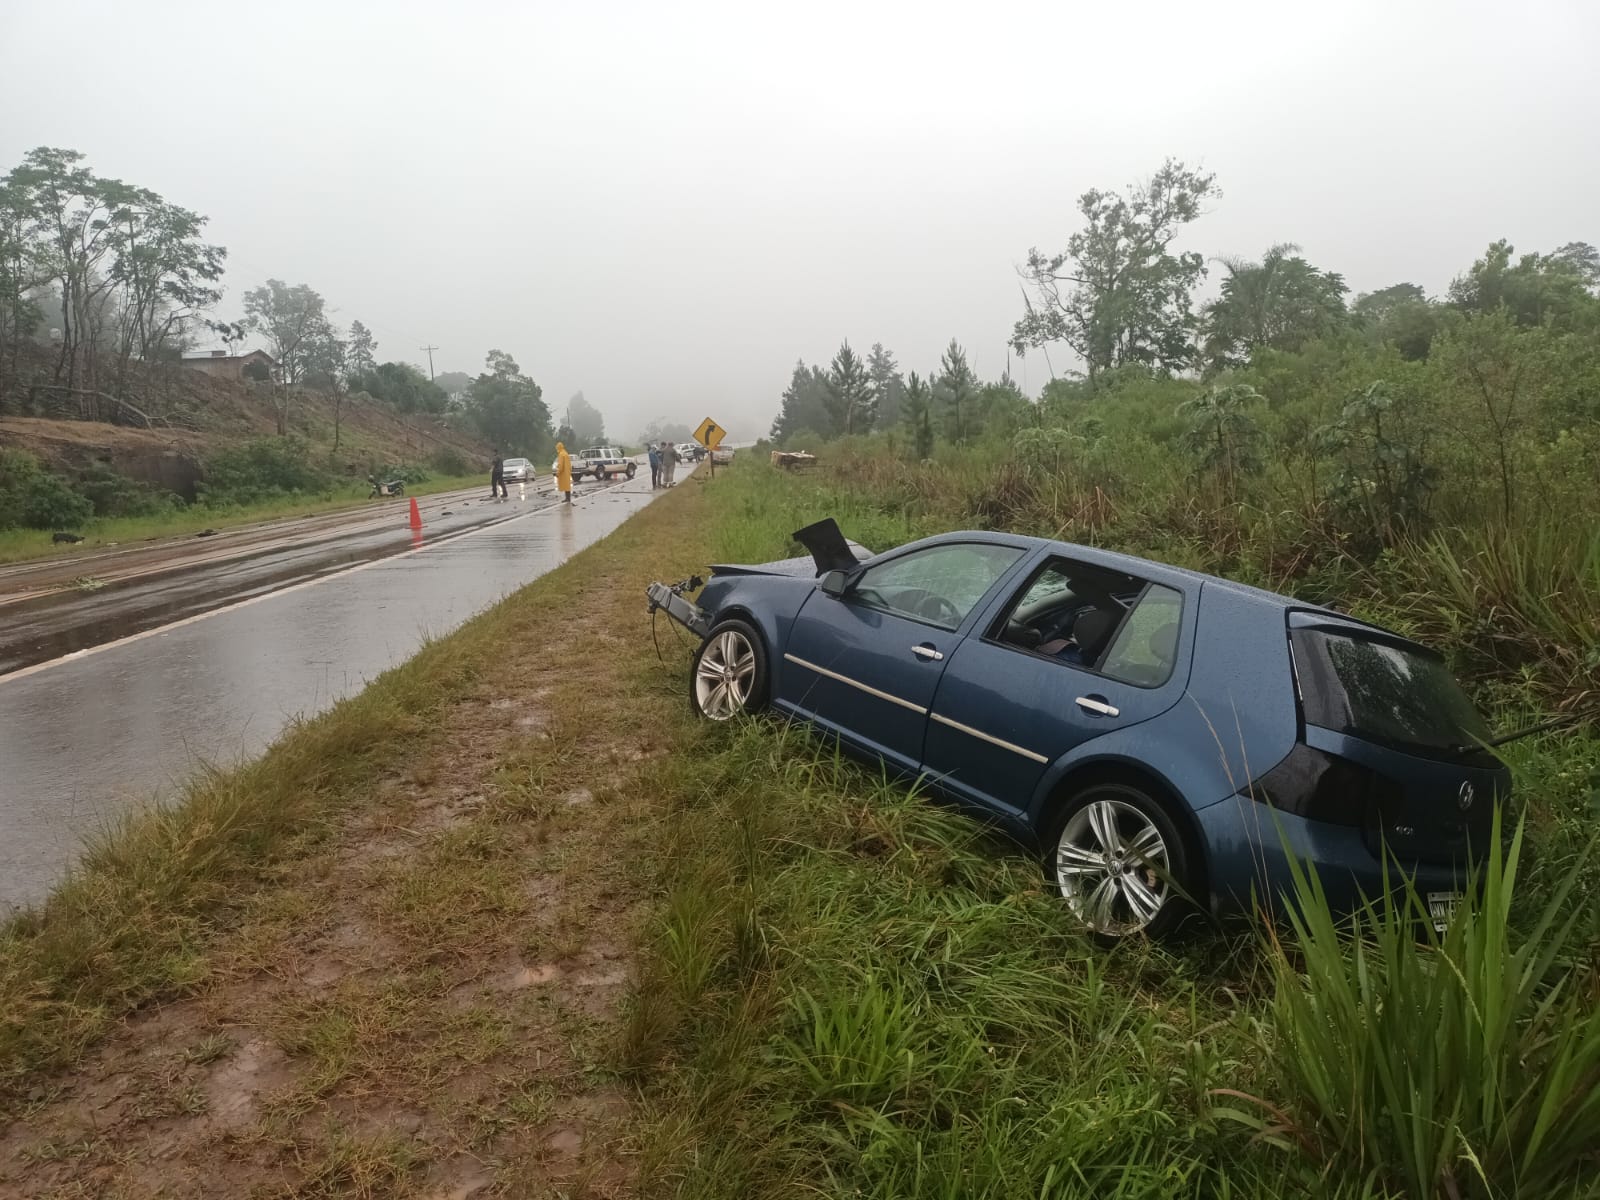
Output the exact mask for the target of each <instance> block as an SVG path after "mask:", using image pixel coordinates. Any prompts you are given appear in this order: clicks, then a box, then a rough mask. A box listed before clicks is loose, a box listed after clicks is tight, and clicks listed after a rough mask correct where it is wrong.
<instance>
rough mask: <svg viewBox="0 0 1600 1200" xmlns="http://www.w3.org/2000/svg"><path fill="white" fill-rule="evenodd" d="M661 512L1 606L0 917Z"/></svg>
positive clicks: (434, 535)
mask: <svg viewBox="0 0 1600 1200" xmlns="http://www.w3.org/2000/svg"><path fill="white" fill-rule="evenodd" d="M681 478H682V476H681V475H680V480H681ZM656 494H657V493H653V492H652V491H651V488H650V481H649V479H648V478H647V477H644V478H635V479H634V480H632V481H629V482H627V483H622V484H615V485H599V484H589V485H587V486H585V485H580V486H579V489H578V492H577V494H576V496H575V500H576V502H575V503H574V504H573V505H572V506H571V507H570V508H568V507H566V506H563V505H559V504H554V503H551V502H550V498H549V497H534V496H532V495H530V497H529V499H528V501H527V502H525V503H523V504H519V503H518V501H517V500H516V498H515V497H516V490H515V488H513V490H512V496H513V499H512V500H511V501H510V502H507V503H502V504H499V505H493V506H491V505H488V504H485V503H483V502H482V501H480V500H476V499H475V500H474V501H473V503H472V504H471V506H470V507H467V508H462V507H461V506H460V505H459V504H453V505H450V504H440V505H437V506H435V507H434V511H433V513H432V514H431V515H430V514H429V513H428V510H427V507H426V506H425V508H424V519H425V522H426V523H425V527H424V529H423V531H422V533H421V535H420V537H419V538H418V539H416V540H415V542H413V538H412V535H411V531H410V530H409V529H407V528H405V527H404V525H403V524H402V525H401V526H400V528H399V530H398V532H396V531H395V530H393V529H381V530H370V529H369V530H365V531H359V530H358V531H356V532H354V533H350V534H341V535H339V536H335V537H332V538H327V539H323V540H320V541H318V542H316V543H315V544H314V545H310V546H298V547H280V548H279V549H278V550H276V551H274V552H273V553H271V554H269V555H265V556H259V557H258V556H251V557H247V558H245V559H243V560H237V561H232V562H228V563H222V564H217V565H215V566H213V567H210V568H206V569H200V570H195V571H184V572H179V573H177V574H175V575H173V576H171V577H166V576H161V577H158V578H155V579H153V580H147V581H143V582H141V583H139V584H138V585H137V586H130V587H127V588H120V587H119V588H117V589H115V590H109V589H108V591H107V592H106V593H94V594H89V595H76V594H65V595H61V596H58V597H53V598H51V599H52V600H53V601H54V603H45V602H42V601H26V602H21V603H19V604H14V605H7V606H0V672H8V671H9V672H10V673H9V674H4V673H0V913H3V912H4V911H6V910H7V909H8V908H10V907H14V906H16V905H20V904H26V903H29V902H31V901H34V900H37V899H39V898H40V897H42V896H43V895H44V893H45V892H46V891H47V890H48V889H49V887H50V886H51V885H52V884H53V883H54V882H55V881H56V880H58V879H59V878H60V877H61V875H62V874H63V873H64V871H65V869H66V868H67V867H68V866H69V865H70V863H71V862H72V861H74V859H75V858H76V856H77V854H78V853H79V851H80V849H81V846H82V842H83V839H84V837H85V836H89V835H92V834H94V833H95V832H97V831H98V830H100V829H102V828H104V827H105V825H106V823H107V822H108V821H112V820H115V819H116V818H117V817H118V816H119V815H121V814H124V813H126V812H128V811H129V810H130V809H133V808H136V807H138V806H140V805H143V804H147V803H150V802H152V801H159V800H160V799H162V798H163V797H165V796H169V795H171V794H172V793H173V791H174V790H175V788H176V787H177V786H178V785H180V784H181V783H182V781H183V780H184V779H185V778H186V777H187V776H188V775H189V774H191V773H192V771H193V770H194V769H195V768H196V767H197V766H198V765H200V764H203V763H214V764H218V765H223V766H226V765H230V764H233V763H237V762H239V761H241V760H243V759H246V758H249V757H252V756H254V755H256V754H259V753H260V752H261V751H262V750H264V749H265V748H266V747H267V746H268V745H269V744H270V743H271V742H272V741H273V739H274V738H275V737H276V736H277V735H278V734H279V733H280V732H281V731H282V730H283V728H284V727H285V725H286V724H288V722H289V721H290V720H292V719H293V718H294V717H296V716H301V715H309V714H312V713H315V712H318V711H321V710H323V709H325V708H327V707H329V706H330V705H332V704H333V703H334V702H336V701H338V700H340V699H342V698H344V697H346V696H349V695H352V694H354V693H355V692H358V691H360V690H361V688H362V687H364V686H365V685H366V683H367V682H368V681H369V680H371V679H372V678H374V677H375V676H377V675H378V674H380V673H382V672H383V671H385V670H387V669H388V668H390V667H392V666H395V665H396V664H398V663H400V662H403V661H404V660H405V659H407V658H409V657H410V656H411V655H412V654H414V653H415V652H416V650H417V648H418V647H419V646H420V645H421V643H422V641H423V640H424V639H425V638H427V637H436V636H439V635H442V634H445V633H448V632H449V631H450V630H452V629H454V628H456V627H457V626H459V625H460V624H461V623H462V622H463V621H465V620H466V619H467V618H468V617H470V616H472V615H473V614H475V613H477V612H480V611H482V610H483V609H484V608H487V607H488V606H489V605H491V604H493V603H494V602H495V601H497V600H499V599H500V598H502V597H503V596H505V595H506V594H507V593H508V592H511V591H513V590H515V589H516V588H518V587H520V586H522V585H523V584H525V583H527V582H529V581H530V580H532V579H535V578H537V577H538V576H540V575H542V574H544V573H545V572H547V571H550V570H553V569H554V568H556V567H558V566H560V565H561V564H562V563H563V562H565V561H566V560H567V559H568V558H570V557H571V556H572V555H574V554H576V553H577V552H578V551H579V550H581V549H583V548H584V547H585V546H588V545H589V544H590V543H592V542H594V541H596V540H597V539H599V538H601V537H603V536H604V535H605V534H607V533H609V532H611V531H612V530H613V529H615V528H616V527H617V526H618V525H620V524H621V523H622V522H623V521H624V520H626V519H627V517H628V516H630V515H631V514H632V513H634V512H637V511H638V510H639V509H640V508H641V507H643V506H644V505H645V504H648V503H649V502H650V501H651V499H653V498H654V495H656ZM445 507H450V508H451V509H452V511H453V513H454V515H453V516H450V517H446V516H443V515H442V510H443V508H445ZM396 512H397V513H400V514H401V515H400V516H399V517H398V518H397V520H398V521H400V522H403V521H404V514H403V511H402V510H399V509H397V510H396ZM486 513H487V515H486ZM19 618H20V619H19ZM50 650H54V651H55V653H56V654H58V655H59V654H61V653H68V654H69V656H68V657H66V658H60V657H53V656H47V654H46V652H47V651H50ZM8 663H9V664H13V665H10V666H8V665H4V664H8ZM21 663H27V664H28V665H26V666H23V667H22V669H20V670H17V669H15V665H16V664H21Z"/></svg>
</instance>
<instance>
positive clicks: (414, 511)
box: [411, 496, 422, 529]
mask: <svg viewBox="0 0 1600 1200" xmlns="http://www.w3.org/2000/svg"><path fill="white" fill-rule="evenodd" d="M411 528H413V529H421V528H422V510H421V509H420V508H418V507H417V498H416V497H415V496H413V497H411Z"/></svg>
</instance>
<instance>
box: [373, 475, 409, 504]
mask: <svg viewBox="0 0 1600 1200" xmlns="http://www.w3.org/2000/svg"><path fill="white" fill-rule="evenodd" d="M367 482H368V483H370V484H371V485H372V491H370V492H368V493H367V499H368V500H375V499H377V498H378V497H379V496H404V495H405V494H406V481H405V480H404V479H390V480H387V481H386V482H383V483H379V482H378V480H377V477H376V476H372V475H368V476H367Z"/></svg>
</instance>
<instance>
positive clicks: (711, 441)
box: [694, 417, 728, 450]
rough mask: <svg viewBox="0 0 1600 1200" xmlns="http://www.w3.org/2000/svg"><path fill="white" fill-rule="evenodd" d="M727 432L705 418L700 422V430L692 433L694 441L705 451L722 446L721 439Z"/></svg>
mask: <svg viewBox="0 0 1600 1200" xmlns="http://www.w3.org/2000/svg"><path fill="white" fill-rule="evenodd" d="M727 432H728V431H727V430H726V429H724V428H723V427H722V426H721V425H718V424H717V423H716V422H715V421H713V420H712V419H711V418H710V417H707V418H706V419H705V420H704V421H701V422H700V428H699V429H696V430H695V431H694V440H695V441H697V442H699V443H700V444H701V445H702V446H704V447H705V448H706V449H707V450H715V449H716V448H717V447H718V446H720V445H722V439H723V437H725V436H726V435H727Z"/></svg>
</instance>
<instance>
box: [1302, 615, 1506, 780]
mask: <svg viewBox="0 0 1600 1200" xmlns="http://www.w3.org/2000/svg"><path fill="white" fill-rule="evenodd" d="M1289 637H1290V641H1291V642H1292V644H1293V646H1294V663H1295V669H1296V671H1297V672H1298V674H1299V677H1300V696H1301V703H1302V704H1303V705H1304V707H1305V717H1306V722H1307V724H1310V725H1320V726H1321V727H1322V728H1324V729H1332V730H1334V731H1335V732H1338V733H1347V734H1351V735H1353V736H1355V737H1361V738H1367V739H1369V740H1372V741H1376V742H1387V743H1390V744H1392V745H1397V746H1413V747H1419V748H1422V749H1427V750H1458V749H1463V748H1467V747H1475V746H1477V745H1478V744H1479V743H1480V742H1483V741H1486V740H1487V739H1488V738H1489V727H1488V725H1487V724H1485V722H1484V720H1483V717H1482V716H1480V715H1479V713H1478V710H1477V709H1476V708H1474V707H1473V704H1472V701H1471V700H1469V699H1468V698H1467V694H1466V693H1465V692H1464V691H1462V690H1461V685H1460V684H1459V683H1457V682H1456V679H1455V676H1454V675H1452V674H1451V673H1450V670H1449V668H1448V667H1446V666H1445V665H1444V663H1443V662H1441V661H1440V660H1439V659H1437V658H1435V657H1433V656H1432V655H1431V654H1424V653H1422V652H1421V651H1417V650H1407V649H1405V648H1404V647H1401V646H1395V645H1391V644H1390V643H1387V642H1375V641H1367V640H1365V639H1363V638H1355V637H1343V636H1340V635H1338V634H1333V633H1326V632H1323V631H1321V630H1315V629H1295V630H1292V631H1290V635H1289Z"/></svg>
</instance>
